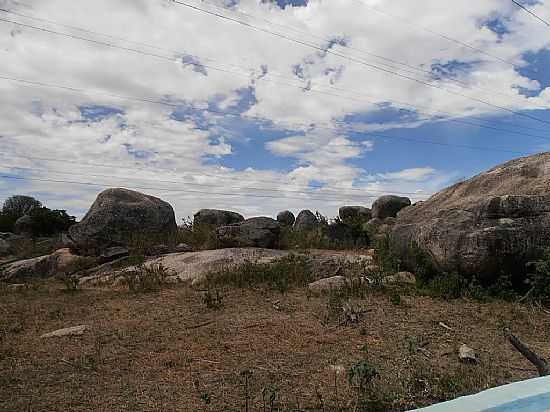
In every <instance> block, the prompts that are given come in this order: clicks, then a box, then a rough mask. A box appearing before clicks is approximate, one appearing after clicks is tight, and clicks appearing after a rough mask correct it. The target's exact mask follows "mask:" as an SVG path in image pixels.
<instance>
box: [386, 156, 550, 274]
mask: <svg viewBox="0 0 550 412" xmlns="http://www.w3.org/2000/svg"><path fill="white" fill-rule="evenodd" d="M526 170H527V171H529V173H528V172H526ZM531 171H536V173H534V172H533V173H532V172H531ZM549 187H550V153H541V154H538V155H534V156H529V157H524V158H520V159H516V160H512V161H510V162H507V163H505V164H503V165H500V166H497V167H495V168H493V169H491V170H489V171H487V172H485V173H481V174H479V175H477V176H475V177H473V178H471V179H469V180H467V181H464V182H460V183H457V184H455V185H453V186H451V187H449V188H447V189H444V190H442V191H440V192H439V193H437V194H435V195H433V196H432V197H431V198H430V199H428V200H426V201H424V202H423V203H421V204H418V205H415V206H411V207H408V208H406V209H404V210H402V211H401V212H400V213H399V215H398V217H397V222H396V224H395V225H394V227H393V229H392V233H391V238H392V243H393V245H394V248H395V250H396V251H398V253H399V254H400V255H401V260H402V261H403V262H404V263H406V264H407V263H408V264H409V266H411V268H412V265H411V263H412V261H411V260H410V258H409V257H408V255H409V253H408V252H409V251H410V248H411V245H413V244H416V245H418V246H419V247H420V248H421V249H422V250H424V251H425V252H426V254H427V255H428V256H429V257H430V258H431V260H432V261H433V263H434V264H435V266H436V267H437V268H438V269H439V270H440V271H447V272H452V271H456V272H458V273H461V274H463V275H469V276H473V275H475V276H477V277H478V278H480V280H493V279H495V278H497V277H498V276H499V274H500V273H501V271H505V272H507V273H513V274H514V275H515V276H521V275H522V274H525V272H526V268H525V265H526V263H527V262H530V261H534V260H537V259H539V258H540V257H541V256H542V253H543V251H544V249H545V248H547V247H548V245H550V193H549V191H548V188H549ZM503 219H504V220H503Z"/></svg>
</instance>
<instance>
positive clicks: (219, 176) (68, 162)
mask: <svg viewBox="0 0 550 412" xmlns="http://www.w3.org/2000/svg"><path fill="white" fill-rule="evenodd" d="M6 154H7V153H6ZM9 157H10V158H14V157H17V158H21V159H28V160H38V161H45V162H56V163H66V164H76V165H79V166H94V167H105V168H113V169H125V170H131V171H146V172H152V171H164V172H171V173H188V172H189V171H192V172H194V173H197V174H200V177H203V176H207V177H213V178H218V179H228V180H236V181H239V182H242V181H243V178H242V177H239V176H227V175H220V174H212V173H207V172H204V171H202V170H198V169H195V170H194V171H193V170H185V171H183V172H178V171H177V170H173V169H165V168H159V167H154V168H152V167H151V166H149V167H130V166H123V165H114V164H105V163H96V162H86V163H83V162H82V161H73V160H67V159H56V158H51V157H37V156H25V155H17V154H15V155H14V154H11V153H10V154H9ZM5 166H6V167H11V166H8V165H5ZM14 168H17V169H20V167H14ZM23 169H27V168H23ZM31 170H37V169H31ZM98 176H99V175H98ZM109 177H112V175H111V176H109ZM140 180H150V179H140ZM158 182H163V181H161V180H158ZM166 182H168V183H178V184H179V183H186V182H184V181H177V182H174V181H166ZM254 182H255V183H268V184H278V185H281V184H287V185H288V184H290V185H293V186H294V182H286V183H285V182H283V181H281V179H279V180H267V179H256V178H255V179H254ZM303 187H304V189H321V188H322V187H318V186H308V187H306V186H303ZM322 189H323V190H324V191H325V192H326V191H333V192H338V191H337V190H335V189H325V188H322ZM259 190H264V189H259ZM345 190H347V191H357V192H362V193H378V194H381V193H388V192H390V191H389V190H377V189H369V188H353V187H349V188H346V189H345ZM391 193H393V194H399V195H418V194H422V193H421V192H398V191H395V190H392V191H391Z"/></svg>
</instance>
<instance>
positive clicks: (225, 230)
mask: <svg viewBox="0 0 550 412" xmlns="http://www.w3.org/2000/svg"><path fill="white" fill-rule="evenodd" d="M280 231H281V226H280V224H279V222H277V221H276V220H274V219H271V218H269V217H253V218H251V219H247V220H245V221H244V222H242V223H236V224H233V225H228V226H220V227H219V228H217V229H216V238H217V239H218V241H219V242H220V243H221V244H222V245H223V246H225V247H260V248H267V249H274V248H277V247H278V245H279V235H280Z"/></svg>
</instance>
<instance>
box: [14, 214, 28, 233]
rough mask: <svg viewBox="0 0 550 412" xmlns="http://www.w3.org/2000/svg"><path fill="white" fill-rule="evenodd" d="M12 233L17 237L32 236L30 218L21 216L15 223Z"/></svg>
mask: <svg viewBox="0 0 550 412" xmlns="http://www.w3.org/2000/svg"><path fill="white" fill-rule="evenodd" d="M13 231H14V232H15V233H16V234H18V235H26V236H30V235H32V217H30V216H29V215H24V216H21V217H20V218H19V219H17V220H16V221H15V224H14V225H13Z"/></svg>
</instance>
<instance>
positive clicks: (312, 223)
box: [294, 209, 319, 230]
mask: <svg viewBox="0 0 550 412" xmlns="http://www.w3.org/2000/svg"><path fill="white" fill-rule="evenodd" d="M318 226H319V219H317V216H315V214H314V213H313V212H312V211H311V210H307V209H306V210H302V211H301V212H300V213H298V217H296V222H294V230H312V229H315V228H317V227H318Z"/></svg>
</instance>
